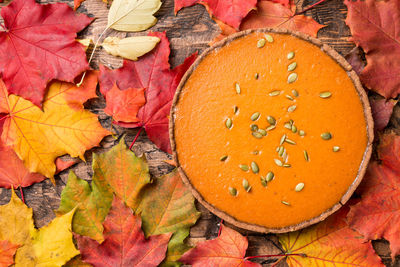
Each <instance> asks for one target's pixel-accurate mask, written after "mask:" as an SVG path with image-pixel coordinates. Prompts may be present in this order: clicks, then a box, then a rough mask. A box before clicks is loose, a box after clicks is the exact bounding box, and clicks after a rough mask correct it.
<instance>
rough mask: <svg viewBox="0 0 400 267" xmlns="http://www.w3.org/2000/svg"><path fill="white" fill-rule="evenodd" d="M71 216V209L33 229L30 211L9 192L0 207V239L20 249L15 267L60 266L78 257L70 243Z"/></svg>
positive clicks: (16, 256)
mask: <svg viewBox="0 0 400 267" xmlns="http://www.w3.org/2000/svg"><path fill="white" fill-rule="evenodd" d="M74 213H75V209H74V210H72V211H70V212H68V213H67V214H65V215H63V216H60V217H57V218H55V219H54V220H53V221H52V222H51V223H50V224H49V225H47V226H45V227H43V228H41V229H39V230H37V229H35V227H34V225H33V219H32V209H30V208H28V207H27V206H26V205H25V204H24V203H22V201H21V200H20V199H19V198H18V197H17V196H16V195H15V192H14V190H12V194H11V200H10V202H9V203H8V204H6V205H3V206H0V239H6V240H9V241H11V242H12V243H14V244H18V245H19V246H20V247H19V249H18V250H17V252H16V254H15V266H16V267H19V266H21V267H22V266H23V267H31V266H32V267H33V266H35V267H38V266H40V267H50V266H51V267H54V266H62V265H64V264H65V263H66V262H67V261H68V260H70V259H71V258H73V257H74V256H76V255H78V254H79V251H78V250H77V249H76V248H75V245H74V243H73V241H72V230H71V221H72V217H73V216H74Z"/></svg>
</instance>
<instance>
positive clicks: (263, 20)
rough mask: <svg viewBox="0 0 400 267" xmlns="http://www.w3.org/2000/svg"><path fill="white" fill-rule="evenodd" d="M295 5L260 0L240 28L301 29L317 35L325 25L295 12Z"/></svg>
mask: <svg viewBox="0 0 400 267" xmlns="http://www.w3.org/2000/svg"><path fill="white" fill-rule="evenodd" d="M295 8H296V7H295V6H292V8H291V9H289V8H287V7H284V6H282V5H281V4H277V3H273V2H271V1H269V0H260V1H259V2H258V5H257V10H254V11H252V12H250V13H249V15H248V16H247V17H246V18H245V19H244V20H243V22H242V24H241V25H240V30H247V29H257V28H264V27H271V28H280V29H288V30H292V31H300V32H303V33H306V34H309V35H311V36H314V37H316V36H317V33H318V31H319V30H320V29H321V28H323V27H325V26H324V25H321V24H319V23H317V22H316V21H315V20H313V19H312V18H310V17H306V16H303V15H296V16H294V14H295Z"/></svg>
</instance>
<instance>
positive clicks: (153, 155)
mask: <svg viewBox="0 0 400 267" xmlns="http://www.w3.org/2000/svg"><path fill="white" fill-rule="evenodd" d="M243 1H246V0H243ZM5 2H6V3H3V4H0V6H4V5H6V4H7V3H8V2H9V1H7V0H6V1H5ZM39 2H41V3H46V2H65V3H68V4H69V5H71V6H72V5H73V0H61V1H48V0H42V1H39ZM313 2H315V0H314V1H313V0H301V1H300V2H299V3H298V4H297V5H298V7H299V8H301V7H305V6H308V5H309V4H312V3H313ZM173 10H174V2H173V0H163V5H162V7H161V9H160V11H159V12H158V13H157V18H158V19H159V21H158V23H157V24H156V25H155V26H154V27H153V28H151V29H150V30H152V31H166V33H167V36H168V38H169V40H170V42H171V48H172V51H171V57H170V62H171V65H172V66H173V67H174V66H176V65H178V64H180V63H182V62H183V60H184V59H185V58H186V57H187V56H189V55H190V54H192V53H194V52H195V51H199V52H202V51H203V50H204V49H206V48H207V47H208V43H209V42H210V41H211V40H212V39H213V38H214V37H215V36H216V35H218V33H219V29H218V26H217V25H216V24H215V23H214V22H213V21H212V20H211V19H210V17H209V15H208V13H207V12H206V10H205V8H204V7H203V6H201V5H196V6H194V7H190V8H185V9H183V10H182V11H180V12H179V13H178V14H177V16H175V15H174V12H173ZM78 12H83V13H86V14H88V15H89V16H92V17H96V18H97V19H96V20H95V21H94V22H93V23H92V24H91V25H90V26H89V27H88V28H87V29H85V30H84V31H83V32H82V33H81V34H80V37H81V38H91V39H93V40H97V37H98V36H99V35H100V33H101V32H102V31H103V29H104V27H105V25H106V24H107V14H108V9H107V6H106V5H105V4H104V3H103V2H102V1H100V0H86V2H84V3H83V4H82V6H81V7H80V8H79V9H78ZM306 15H309V16H312V17H313V18H314V19H315V20H316V21H317V22H319V23H321V24H324V25H327V27H325V28H323V29H322V30H320V32H319V34H318V38H319V39H321V40H322V41H323V42H324V43H326V44H328V45H330V46H332V47H333V48H335V49H336V50H337V51H338V52H339V53H341V54H342V55H345V54H347V53H348V52H349V51H350V50H351V49H352V48H353V47H354V45H353V44H352V43H351V42H349V41H348V37H349V36H350V31H349V29H348V27H347V26H346V24H345V23H344V20H345V18H346V7H345V6H344V4H343V3H342V0H327V1H326V2H325V3H323V4H321V5H320V6H317V7H316V8H314V9H312V10H310V11H308V12H307V13H306ZM140 34H145V33H135V34H133V33H128V34H127V33H122V32H117V31H113V30H110V31H109V34H108V36H118V37H125V36H132V35H140ZM99 63H101V64H104V65H107V66H109V67H112V68H118V67H120V66H121V64H122V60H121V59H119V58H116V57H113V56H110V55H108V54H106V53H105V52H104V50H102V49H101V48H100V49H98V50H97V51H96V53H95V57H94V61H93V63H92V66H93V67H94V68H97V67H98V65H99ZM86 107H87V108H88V109H90V110H91V111H92V112H94V113H96V114H99V119H100V121H101V123H102V125H103V126H104V127H107V128H109V129H112V130H113V131H114V132H115V133H116V135H115V136H117V137H121V136H122V135H125V136H126V137H125V138H126V141H127V143H128V144H129V143H130V142H131V141H132V140H133V138H134V136H135V135H136V133H137V130H129V129H124V128H120V127H115V126H111V120H110V118H109V117H108V116H106V115H105V114H104V112H103V111H102V109H103V108H104V107H105V102H104V99H103V98H102V97H101V96H100V97H99V98H98V99H92V100H90V101H89V102H88V103H87V104H86ZM399 118H400V107H399V106H396V107H395V112H394V116H393V117H392V119H391V121H390V124H389V125H390V127H392V128H397V129H400V119H399ZM116 142H117V140H116V139H114V138H113V137H107V138H105V139H104V140H103V142H102V143H101V147H99V148H95V149H92V150H90V151H87V152H86V154H85V157H86V159H87V160H86V163H85V162H81V163H79V164H77V165H75V166H73V167H72V168H70V169H69V170H66V171H63V172H62V173H61V174H59V175H58V176H57V178H56V185H55V186H54V185H52V184H51V182H50V181H49V180H46V181H43V182H41V183H37V184H34V185H32V186H30V187H28V188H24V195H25V200H26V203H27V205H28V206H30V207H31V208H33V212H34V219H35V223H36V226H37V227H42V226H44V225H46V224H47V223H49V222H50V221H51V220H52V219H53V218H54V213H53V210H55V209H57V208H58V206H59V203H60V195H61V191H62V190H63V188H64V187H65V184H66V182H67V177H68V172H69V171H71V170H72V171H74V172H75V173H76V174H77V175H78V176H79V177H81V178H83V179H85V180H91V176H92V169H91V166H90V164H91V159H92V153H93V152H96V153H101V152H104V151H106V150H107V149H109V148H110V147H112V146H113V145H115V144H116ZM133 151H134V152H135V153H136V154H137V155H142V154H145V156H146V158H147V160H148V162H149V165H150V172H151V174H152V175H153V176H160V175H162V174H165V173H168V172H169V171H171V170H172V169H173V167H172V166H170V165H168V164H166V163H165V162H164V160H167V159H171V156H170V155H168V154H166V153H164V152H162V151H160V150H159V149H157V148H156V147H155V146H154V145H153V144H152V143H151V142H150V141H149V140H148V138H147V137H146V135H145V133H142V134H141V135H140V137H139V138H138V140H137V142H136V143H135V145H134V146H133ZM18 194H19V192H18ZM9 199H10V190H6V189H0V204H5V203H7V202H8V201H9ZM197 206H198V209H199V210H200V211H201V212H202V216H201V219H200V220H199V221H198V223H197V224H196V226H194V227H193V228H192V229H191V232H190V238H189V240H188V241H189V243H191V244H195V243H196V242H199V241H202V240H206V239H210V238H214V237H216V236H217V232H218V224H219V221H220V219H219V218H217V217H216V216H214V215H213V214H211V213H210V212H208V211H207V210H206V209H205V208H204V207H202V206H201V205H199V204H198V205H197ZM237 230H238V231H240V232H241V233H242V234H244V235H246V236H247V237H248V239H249V250H248V255H260V254H277V253H281V252H282V251H281V249H280V248H279V243H278V241H277V238H276V237H275V236H274V235H265V234H259V233H254V232H249V231H244V230H240V229H237ZM373 245H374V248H375V250H376V251H377V253H378V254H379V255H380V256H381V258H382V260H383V262H384V263H385V264H386V265H387V266H400V257H398V258H396V261H395V262H394V263H393V262H392V260H391V258H390V250H389V244H388V242H386V241H384V240H379V241H374V242H373ZM275 261H276V259H274V258H270V259H259V260H258V262H260V263H263V264H264V265H265V266H269V265H271V264H272V263H274V262H275ZM278 266H286V264H285V263H283V262H281V263H280V264H279V265H278Z"/></svg>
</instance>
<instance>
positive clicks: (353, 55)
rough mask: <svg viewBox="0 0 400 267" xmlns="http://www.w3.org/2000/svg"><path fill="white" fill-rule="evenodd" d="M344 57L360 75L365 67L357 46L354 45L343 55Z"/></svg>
mask: <svg viewBox="0 0 400 267" xmlns="http://www.w3.org/2000/svg"><path fill="white" fill-rule="evenodd" d="M344 58H345V59H346V60H347V62H349V64H350V65H351V67H352V68H353V70H354V71H355V72H356V73H357V74H358V75H360V74H361V72H362V70H363V69H364V68H365V63H364V62H363V60H362V59H361V52H360V49H359V48H358V47H354V48H353V49H351V50H350V52H349V53H348V54H347V55H345V56H344Z"/></svg>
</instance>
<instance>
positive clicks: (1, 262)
mask: <svg viewBox="0 0 400 267" xmlns="http://www.w3.org/2000/svg"><path fill="white" fill-rule="evenodd" d="M18 247H19V245H15V244H13V243H11V242H9V241H7V240H0V266H10V265H11V264H13V263H14V254H15V252H16V251H17V248H18Z"/></svg>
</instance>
